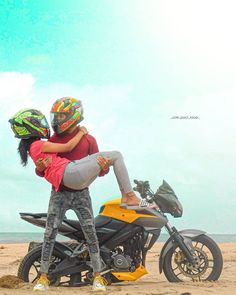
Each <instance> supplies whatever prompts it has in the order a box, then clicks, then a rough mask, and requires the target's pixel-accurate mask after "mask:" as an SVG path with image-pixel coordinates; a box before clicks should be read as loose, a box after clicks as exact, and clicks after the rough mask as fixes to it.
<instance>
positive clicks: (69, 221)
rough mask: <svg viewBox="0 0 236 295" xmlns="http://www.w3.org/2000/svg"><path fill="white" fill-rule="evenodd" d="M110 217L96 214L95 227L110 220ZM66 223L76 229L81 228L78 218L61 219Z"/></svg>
mask: <svg viewBox="0 0 236 295" xmlns="http://www.w3.org/2000/svg"><path fill="white" fill-rule="evenodd" d="M110 220H111V218H110V217H106V216H96V217H95V227H96V228H99V227H102V226H104V225H105V224H107V223H108V222H110ZM63 221H64V222H65V223H67V224H68V225H70V226H72V227H74V228H76V229H77V230H82V229H81V226H80V222H79V220H72V219H64V220H63Z"/></svg>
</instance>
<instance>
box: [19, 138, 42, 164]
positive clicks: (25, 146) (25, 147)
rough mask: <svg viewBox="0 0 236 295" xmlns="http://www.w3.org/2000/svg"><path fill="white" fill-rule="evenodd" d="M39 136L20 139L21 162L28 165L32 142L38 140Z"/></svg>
mask: <svg viewBox="0 0 236 295" xmlns="http://www.w3.org/2000/svg"><path fill="white" fill-rule="evenodd" d="M38 139H39V138H36V137H31V138H27V139H25V138H22V139H21V140H20V143H19V146H18V153H19V154H20V159H21V164H22V165H23V166H26V165H27V163H28V153H29V149H30V145H31V143H33V142H34V141H36V140H38Z"/></svg>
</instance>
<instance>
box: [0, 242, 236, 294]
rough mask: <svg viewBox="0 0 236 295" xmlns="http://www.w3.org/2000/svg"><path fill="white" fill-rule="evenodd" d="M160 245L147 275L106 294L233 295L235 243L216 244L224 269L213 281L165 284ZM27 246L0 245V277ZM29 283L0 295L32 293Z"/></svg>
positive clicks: (54, 290) (12, 271) (87, 290)
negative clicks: (159, 262) (159, 264)
mask: <svg viewBox="0 0 236 295" xmlns="http://www.w3.org/2000/svg"><path fill="white" fill-rule="evenodd" d="M162 245H163V244H162V243H158V244H156V245H155V246H154V247H153V248H152V250H151V251H150V252H149V255H148V257H147V265H146V268H147V270H148V272H149V273H148V274H147V275H145V276H143V277H142V278H141V279H139V280H137V281H136V282H122V283H119V284H114V285H111V286H108V287H107V292H106V294H112V295H118V294H119V295H130V294H140V295H141V294H145V295H165V294H182V293H190V294H191V295H199V294H208V295H210V294H212V295H213V294H214V295H217V294H224V295H227V294H230V295H232V294H235V292H236V243H222V244H219V245H220V248H221V250H222V253H223V258H224V268H223V272H222V274H221V277H220V279H219V281H217V282H207V283H206V282H194V283H192V282H191V283H178V284H176V283H169V282H168V281H167V280H166V278H165V276H164V275H163V274H161V275H160V274H159V269H158V258H159V253H160V249H161V247H162ZM27 248H28V244H0V277H2V276H4V275H16V274H17V269H18V266H19V263H20V261H21V259H22V258H23V257H24V255H25V254H26V253H27ZM32 287H33V285H32V284H24V285H22V286H20V288H18V289H8V288H0V294H1V295H12V294H15V295H20V294H32ZM47 293H48V294H66V295H67V294H68V295H72V294H94V292H92V291H91V287H90V286H86V287H79V288H78V287H77V288H69V287H51V288H50V290H49V291H48V292H47Z"/></svg>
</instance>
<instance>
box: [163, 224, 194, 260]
mask: <svg viewBox="0 0 236 295" xmlns="http://www.w3.org/2000/svg"><path fill="white" fill-rule="evenodd" d="M165 227H166V229H167V231H168V233H169V234H170V237H171V238H172V240H174V241H175V242H176V243H177V244H178V246H179V248H180V249H181V250H182V252H183V254H184V256H185V257H186V258H187V260H188V262H189V263H191V264H192V265H194V264H195V259H194V257H193V253H192V249H191V248H192V247H191V245H187V244H186V243H185V241H184V238H183V237H182V236H181V235H180V234H179V232H178V231H177V229H176V228H175V227H174V226H173V227H171V226H170V224H169V223H167V224H166V225H165Z"/></svg>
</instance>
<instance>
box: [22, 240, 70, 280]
mask: <svg viewBox="0 0 236 295" xmlns="http://www.w3.org/2000/svg"><path fill="white" fill-rule="evenodd" d="M41 252H42V247H41V246H39V247H37V248H34V249H33V250H31V251H30V252H28V254H27V255H26V256H25V257H24V259H23V260H22V261H21V263H20V266H19V269H18V277H19V278H21V279H22V280H23V281H25V282H30V283H35V282H36V281H37V279H38V278H39V276H40V273H39V270H40V263H41ZM64 258H65V256H64V255H63V254H62V253H61V252H59V251H57V250H55V249H54V250H53V253H52V257H51V261H50V267H49V274H50V271H52V270H53V269H54V268H55V267H56V266H57V264H59V263H60V262H61V261H62V260H63V259H64ZM56 281H57V278H55V279H54V280H52V282H51V283H56Z"/></svg>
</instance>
